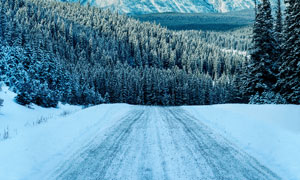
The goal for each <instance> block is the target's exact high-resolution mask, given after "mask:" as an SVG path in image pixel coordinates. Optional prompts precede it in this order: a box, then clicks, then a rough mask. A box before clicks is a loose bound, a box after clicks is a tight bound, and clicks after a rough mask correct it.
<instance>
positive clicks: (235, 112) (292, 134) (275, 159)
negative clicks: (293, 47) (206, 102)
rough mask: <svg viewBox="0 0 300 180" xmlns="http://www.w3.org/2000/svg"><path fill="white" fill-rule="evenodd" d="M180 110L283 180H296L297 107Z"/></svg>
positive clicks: (299, 167)
mask: <svg viewBox="0 0 300 180" xmlns="http://www.w3.org/2000/svg"><path fill="white" fill-rule="evenodd" d="M184 109H185V110H187V111H188V112H189V113H191V114H193V115H194V116H195V117H196V118H198V119H199V120H200V121H201V122H203V123H205V124H206V125H208V126H209V127H210V128H212V129H214V130H216V131H217V132H219V133H221V134H222V135H224V136H225V137H227V139H229V140H231V141H232V142H233V143H236V144H237V145H238V146H239V147H241V148H242V149H243V150H245V151H246V152H247V153H249V154H250V155H252V156H254V157H255V158H257V159H258V161H260V162H262V163H263V164H265V165H267V167H269V168H271V169H272V170H273V171H274V172H276V173H278V175H279V176H281V177H282V178H283V179H287V180H299V179H300V153H299V149H300V106H297V105H241V104H237V105H230V104H228V105H214V106H192V107H191V106H187V107H184Z"/></svg>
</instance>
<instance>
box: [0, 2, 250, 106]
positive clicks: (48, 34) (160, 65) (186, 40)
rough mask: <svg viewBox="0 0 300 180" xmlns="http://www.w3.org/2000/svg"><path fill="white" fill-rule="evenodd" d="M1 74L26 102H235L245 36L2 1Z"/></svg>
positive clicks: (57, 6)
mask: <svg viewBox="0 0 300 180" xmlns="http://www.w3.org/2000/svg"><path fill="white" fill-rule="evenodd" d="M0 17H1V26H0V27H1V28H0V38H1V42H2V45H1V46H2V47H1V53H0V58H1V63H0V69H1V79H2V80H4V81H5V82H6V83H7V84H8V85H9V86H10V87H11V88H13V89H14V91H15V92H17V93H18V94H19V95H18V97H17V100H18V101H19V102H20V103H22V104H29V103H30V102H33V103H36V104H39V105H42V106H46V107H48V106H55V105H56V104H57V102H58V101H62V102H66V103H70V104H84V105H89V104H99V103H103V102H110V103H117V102H121V103H131V104H149V105H150V104H151V105H152V104H153V105H155V104H156V105H182V104H213V103H226V102H236V101H240V99H239V98H237V97H238V96H237V95H236V93H235V92H238V89H237V88H238V87H236V86H235V82H237V81H238V80H239V78H236V75H237V74H238V72H239V71H240V70H241V69H242V65H243V64H244V63H245V61H246V59H247V58H246V57H245V55H244V54H240V53H232V51H228V50H229V49H232V48H233V49H238V50H242V51H245V50H247V48H248V46H249V40H248V38H245V35H241V37H240V38H236V37H234V36H232V34H230V33H228V34H227V35H223V36H220V35H219V34H216V33H209V32H200V31H183V32H176V31H170V30H167V29H165V28H162V27H160V26H159V25H153V24H150V23H140V22H139V21H137V20H134V19H131V18H128V17H127V16H124V15H119V14H117V13H111V12H110V11H109V10H101V9H99V8H95V7H90V6H80V4H79V3H73V4H72V3H60V2H53V1H45V0H1V11H0Z"/></svg>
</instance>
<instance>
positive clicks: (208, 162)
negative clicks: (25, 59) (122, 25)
mask: <svg viewBox="0 0 300 180" xmlns="http://www.w3.org/2000/svg"><path fill="white" fill-rule="evenodd" d="M5 92H6V93H5ZM13 96H14V94H13V93H10V92H9V91H7V89H6V90H4V92H0V97H1V98H3V97H4V99H5V102H4V107H2V108H1V109H0V112H1V115H0V132H1V129H7V128H8V129H9V132H11V134H12V135H11V136H10V137H9V138H8V139H2V140H1V141H0V179H5V180H23V179H24V180H27V179H28V180H35V179H37V180H39V179H72V180H73V179H122V180H123V179H171V180H173V179H207V180H209V179H236V180H239V179H241V180H244V179H251V180H255V179H257V180H264V179H266V180H272V179H286V180H296V179H300V173H299V172H300V167H299V166H300V163H299V162H300V158H299V153H298V152H299V151H298V149H299V148H300V143H299V142H300V141H299V139H300V126H299V125H300V122H299V117H300V107H299V106H293V105H286V106H270V105H263V106H254V105H216V106H192V107H191V106H188V107H165V108H162V107H146V106H130V105H126V104H115V105H100V106H95V107H90V108H87V109H82V108H81V107H74V106H60V108H58V109H43V108H39V107H33V108H34V109H28V108H25V107H21V106H19V105H16V104H15V103H14V102H13V100H12V98H13ZM66 112H68V113H66ZM40 116H45V117H47V116H51V118H48V119H47V120H46V121H42V123H36V122H39V120H36V119H39V118H40ZM14 131H16V133H13V132H14Z"/></svg>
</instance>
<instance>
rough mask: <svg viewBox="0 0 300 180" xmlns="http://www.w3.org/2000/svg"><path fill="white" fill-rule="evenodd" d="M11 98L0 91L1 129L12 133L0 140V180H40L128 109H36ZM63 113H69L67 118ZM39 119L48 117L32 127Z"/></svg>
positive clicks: (118, 105)
mask: <svg viewBox="0 0 300 180" xmlns="http://www.w3.org/2000/svg"><path fill="white" fill-rule="evenodd" d="M14 96H15V94H14V93H12V92H10V91H9V90H8V88H6V87H4V88H3V91H2V92H0V97H1V98H3V99H4V106H3V107H2V108H1V110H0V111H1V115H0V130H1V129H5V128H6V127H8V129H9V133H10V134H11V135H10V137H9V138H8V139H5V140H2V141H0V162H1V163H0V179H3V180H20V179H26V178H24V177H41V178H36V179H43V178H42V177H44V176H46V174H43V173H47V172H49V171H50V170H52V169H55V166H56V165H57V164H58V162H60V161H61V160H64V159H67V158H68V157H69V156H70V155H72V154H74V152H76V151H78V150H79V148H82V146H83V145H84V144H85V143H86V142H88V141H89V140H90V139H92V138H93V136H94V134H96V133H95V131H102V132H105V129H107V128H109V127H110V126H112V125H113V124H115V123H116V120H119V119H120V118H121V117H122V116H123V115H124V114H126V113H127V112H128V111H129V109H130V107H131V106H129V105H124V104H116V105H100V106H95V107H91V108H87V109H83V110H82V108H81V107H76V106H68V105H66V106H62V105H60V107H59V108H57V109H55V108H53V109H45V108H40V107H36V106H33V107H32V108H33V109H29V108H27V107H23V106H20V105H18V104H16V103H15V102H14V100H13V99H14ZM65 112H72V113H71V114H67V115H66V113H65ZM107 114H109V116H108V115H107ZM40 117H51V118H49V120H48V121H47V122H44V123H41V124H34V122H36V121H37V120H38V119H39V118H40ZM31 124H34V125H31ZM70 147H72V148H70Z"/></svg>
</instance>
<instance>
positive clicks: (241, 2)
mask: <svg viewBox="0 0 300 180" xmlns="http://www.w3.org/2000/svg"><path fill="white" fill-rule="evenodd" d="M71 1H72V0H71ZM81 1H82V3H87V2H90V3H91V4H92V5H96V6H98V7H101V8H110V9H112V10H115V11H118V12H121V13H130V14H145V13H163V12H180V13H200V12H230V11H237V10H243V9H249V8H252V7H253V6H254V2H253V0H234V1H228V0H87V1H86V0H81Z"/></svg>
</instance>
